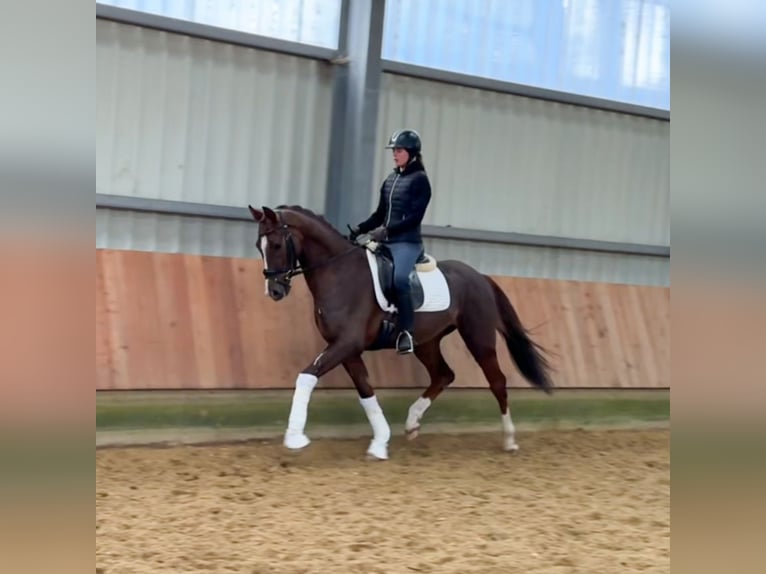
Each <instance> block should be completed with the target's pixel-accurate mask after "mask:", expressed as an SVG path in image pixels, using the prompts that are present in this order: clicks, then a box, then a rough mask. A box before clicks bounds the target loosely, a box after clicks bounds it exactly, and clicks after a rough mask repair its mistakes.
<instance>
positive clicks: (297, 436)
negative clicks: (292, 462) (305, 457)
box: [283, 433, 311, 450]
mask: <svg viewBox="0 0 766 574" xmlns="http://www.w3.org/2000/svg"><path fill="white" fill-rule="evenodd" d="M310 443H311V439H309V437H307V436H306V435H305V434H303V433H286V434H285V440H284V443H283V444H284V445H285V446H286V447H287V448H289V449H290V450H300V449H302V448H306V447H307V446H308V445H309V444H310Z"/></svg>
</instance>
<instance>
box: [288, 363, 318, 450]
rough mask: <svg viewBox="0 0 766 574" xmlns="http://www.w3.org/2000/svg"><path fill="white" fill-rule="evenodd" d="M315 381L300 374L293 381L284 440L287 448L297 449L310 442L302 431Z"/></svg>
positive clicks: (310, 376)
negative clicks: (290, 405)
mask: <svg viewBox="0 0 766 574" xmlns="http://www.w3.org/2000/svg"><path fill="white" fill-rule="evenodd" d="M317 380H318V379H317V378H316V377H315V376H314V375H308V374H306V373H301V374H300V375H298V379H297V380H296V381H295V392H294V393H293V404H292V407H291V408H290V417H289V418H288V421H287V432H286V433H285V440H284V445H285V446H286V447H287V448H292V449H299V448H303V447H305V446H307V445H308V444H309V443H310V442H311V441H310V440H309V437H307V436H306V435H305V433H304V432H303V431H304V429H305V428H306V417H307V414H308V406H309V400H310V399H311V392H312V391H313V390H314V387H315V386H316V384H317Z"/></svg>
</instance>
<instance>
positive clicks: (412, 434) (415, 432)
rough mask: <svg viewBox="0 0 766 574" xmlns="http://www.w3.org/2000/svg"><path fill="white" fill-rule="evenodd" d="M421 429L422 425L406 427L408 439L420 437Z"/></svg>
mask: <svg viewBox="0 0 766 574" xmlns="http://www.w3.org/2000/svg"><path fill="white" fill-rule="evenodd" d="M419 431H420V427H419V426H418V427H415V428H414V429H409V430H408V429H404V432H405V434H406V436H407V440H414V439H416V438H418V432H419Z"/></svg>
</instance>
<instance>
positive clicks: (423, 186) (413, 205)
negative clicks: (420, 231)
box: [387, 175, 431, 235]
mask: <svg viewBox="0 0 766 574" xmlns="http://www.w3.org/2000/svg"><path fill="white" fill-rule="evenodd" d="M410 192H411V194H412V200H411V202H410V205H409V206H408V208H407V212H406V213H405V215H404V218H403V219H401V220H399V221H397V222H396V223H392V224H390V225H389V226H388V228H387V229H388V234H389V235H391V234H393V233H400V232H402V231H408V230H410V229H414V228H415V227H417V226H418V225H419V224H420V222H421V221H423V217H424V216H425V214H426V208H427V207H428V203H429V202H430V201H431V183H430V182H429V181H428V177H426V176H425V175H422V176H420V177H418V178H417V179H416V180H414V181H413V182H412V187H410Z"/></svg>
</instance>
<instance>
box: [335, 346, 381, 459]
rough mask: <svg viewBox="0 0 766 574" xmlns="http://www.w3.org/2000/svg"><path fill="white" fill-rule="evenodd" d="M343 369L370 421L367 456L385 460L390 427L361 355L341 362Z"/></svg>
mask: <svg viewBox="0 0 766 574" xmlns="http://www.w3.org/2000/svg"><path fill="white" fill-rule="evenodd" d="M343 368H344V369H346V372H347V373H348V374H349V376H350V377H351V380H353V381H354V386H355V387H356V391H357V393H359V403H360V404H361V405H362V408H363V409H364V412H365V414H366V415H367V420H369V421H370V426H372V432H373V438H372V441H371V442H370V446H369V447H368V448H367V454H368V455H370V456H371V457H374V458H376V459H378V460H386V459H387V458H388V441H389V439H390V438H391V427H389V426H388V421H387V420H386V417H385V415H384V414H383V409H381V408H380V405H379V404H378V397H376V396H375V391H374V390H373V388H372V386H370V383H369V374H368V372H367V367H366V366H365V364H364V361H363V360H362V357H361V355H359V356H356V357H352V358H351V359H347V360H345V361H343Z"/></svg>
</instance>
